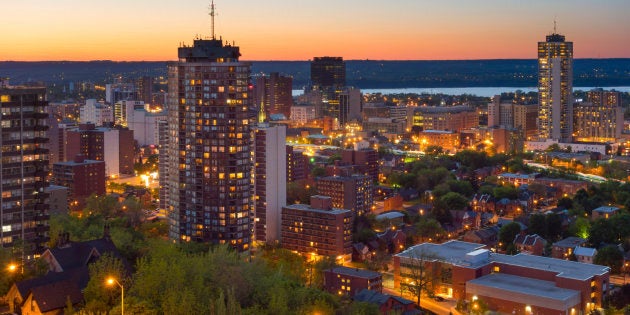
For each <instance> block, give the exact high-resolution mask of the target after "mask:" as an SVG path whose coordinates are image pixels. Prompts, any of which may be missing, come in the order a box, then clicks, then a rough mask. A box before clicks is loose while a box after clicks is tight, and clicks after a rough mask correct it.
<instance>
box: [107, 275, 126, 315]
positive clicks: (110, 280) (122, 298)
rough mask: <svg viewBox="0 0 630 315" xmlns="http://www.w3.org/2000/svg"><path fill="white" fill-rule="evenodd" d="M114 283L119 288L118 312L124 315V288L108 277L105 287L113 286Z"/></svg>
mask: <svg viewBox="0 0 630 315" xmlns="http://www.w3.org/2000/svg"><path fill="white" fill-rule="evenodd" d="M114 283H115V284H117V285H118V286H119V287H120V312H121V314H122V315H125V287H123V285H122V284H120V282H118V280H116V279H114V278H111V277H110V278H108V279H107V285H113V284H114Z"/></svg>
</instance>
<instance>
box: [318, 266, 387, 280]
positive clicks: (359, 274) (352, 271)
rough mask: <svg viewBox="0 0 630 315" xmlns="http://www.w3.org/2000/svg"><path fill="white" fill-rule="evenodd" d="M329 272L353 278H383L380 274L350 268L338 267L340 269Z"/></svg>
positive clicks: (336, 268)
mask: <svg viewBox="0 0 630 315" xmlns="http://www.w3.org/2000/svg"><path fill="white" fill-rule="evenodd" d="M329 270H330V271H332V272H333V273H336V274H341V275H346V276H352V277H360V278H369V279H372V278H378V277H381V273H380V272H376V271H372V270H366V269H359V268H349V267H343V266H338V267H334V268H331V269H329Z"/></svg>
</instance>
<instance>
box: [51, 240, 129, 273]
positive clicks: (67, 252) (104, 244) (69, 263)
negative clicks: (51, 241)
mask: <svg viewBox="0 0 630 315" xmlns="http://www.w3.org/2000/svg"><path fill="white" fill-rule="evenodd" d="M94 250H96V252H94ZM49 251H50V253H51V254H52V256H53V257H54V258H55V260H57V263H59V265H60V266H61V268H62V269H63V270H69V269H73V268H77V267H80V266H85V265H87V263H88V262H89V261H90V259H93V258H94V255H96V256H97V257H98V256H100V255H103V254H105V253H111V254H112V255H113V256H114V257H117V258H120V254H119V253H118V250H117V249H116V246H115V245H114V242H112V240H111V239H110V238H108V237H104V238H100V239H96V240H91V241H86V242H68V243H67V244H66V245H64V246H61V247H54V248H50V249H49Z"/></svg>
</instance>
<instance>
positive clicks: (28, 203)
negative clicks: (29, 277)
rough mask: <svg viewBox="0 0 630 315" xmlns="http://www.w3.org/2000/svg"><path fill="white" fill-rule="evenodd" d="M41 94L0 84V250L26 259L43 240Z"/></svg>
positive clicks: (45, 199) (42, 91) (45, 213)
mask: <svg viewBox="0 0 630 315" xmlns="http://www.w3.org/2000/svg"><path fill="white" fill-rule="evenodd" d="M47 106H48V102H47V101H46V89H45V88H31V87H11V86H9V85H8V83H7V82H6V81H3V80H0V110H1V111H2V116H0V123H1V128H2V133H0V145H1V146H2V150H0V161H2V162H1V163H0V193H1V197H0V227H1V228H0V246H2V247H5V248H8V247H14V246H17V244H20V246H18V247H19V248H18V247H14V253H16V254H17V255H19V256H20V257H15V258H16V259H17V258H21V259H22V260H28V259H31V258H33V256H34V255H35V254H36V253H38V252H40V251H41V250H42V249H43V247H44V245H45V243H46V242H47V241H48V240H49V235H48V232H49V230H50V227H49V226H48V219H49V217H50V216H49V214H48V210H49V204H48V193H46V192H44V189H45V188H46V187H48V182H47V180H46V177H47V175H48V169H49V165H48V149H47V147H46V146H47V143H48V137H47V136H46V130H47V129H48V126H47V125H46V120H47V119H48V113H47V112H46V107H47Z"/></svg>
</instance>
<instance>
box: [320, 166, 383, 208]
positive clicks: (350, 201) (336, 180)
mask: <svg viewBox="0 0 630 315" xmlns="http://www.w3.org/2000/svg"><path fill="white" fill-rule="evenodd" d="M317 192H318V193H319V194H320V195H323V196H328V197H331V198H332V205H333V207H336V208H342V209H350V210H352V212H353V213H355V214H356V215H363V214H366V213H369V212H370V210H371V208H372V204H373V193H372V178H371V177H369V176H365V175H352V176H328V177H322V178H319V179H317Z"/></svg>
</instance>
